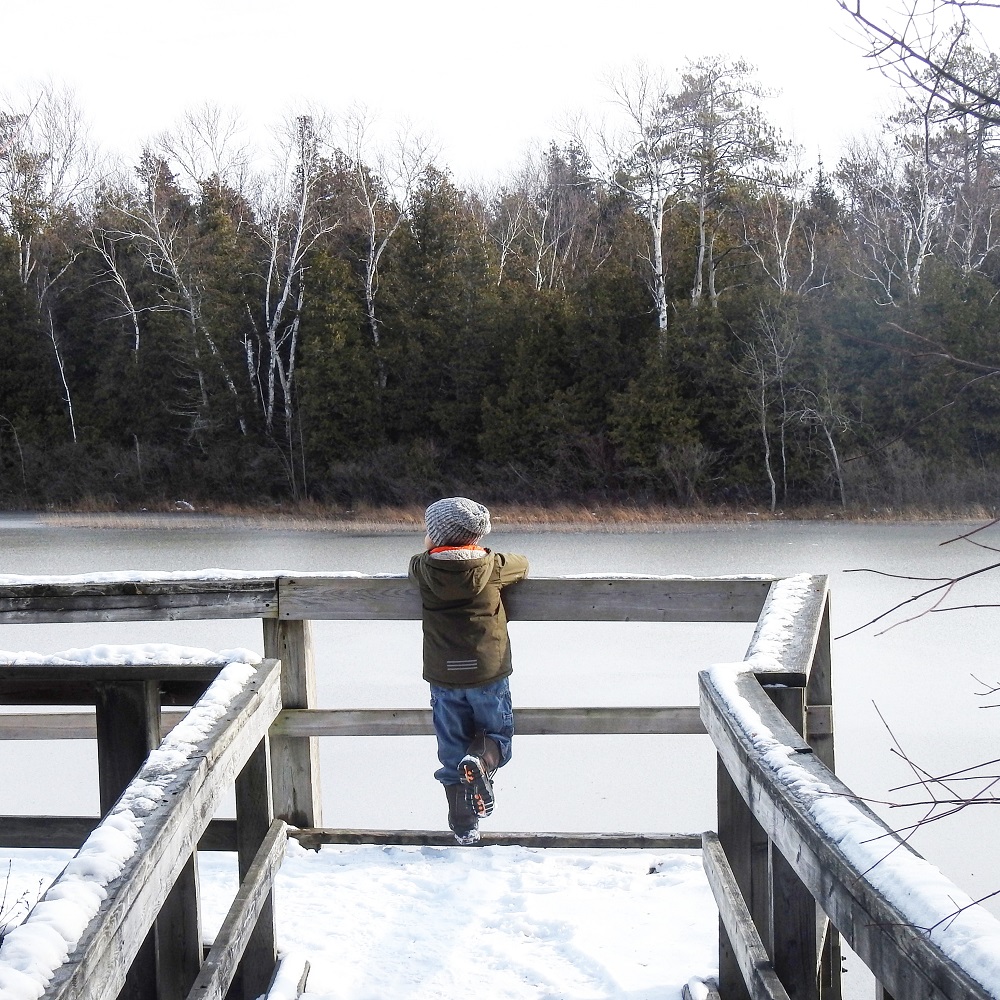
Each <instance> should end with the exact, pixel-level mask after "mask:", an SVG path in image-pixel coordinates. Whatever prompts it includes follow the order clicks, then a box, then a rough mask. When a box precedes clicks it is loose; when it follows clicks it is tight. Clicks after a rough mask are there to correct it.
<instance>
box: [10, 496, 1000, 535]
mask: <svg viewBox="0 0 1000 1000" xmlns="http://www.w3.org/2000/svg"><path fill="white" fill-rule="evenodd" d="M190 506H191V505H187V504H185V505H183V506H178V507H175V508H174V509H161V510H138V511H100V510H79V511H51V510H48V511H4V512H0V527H2V526H3V522H5V521H6V522H7V526H8V527H19V526H37V527H62V528H94V529H117V530H143V529H150V528H152V529H157V530H168V531H169V530H187V531H191V530H206V531H208V530H225V529H230V528H243V529H246V528H257V529H259V530H264V531H302V532H309V531H323V532H334V533H342V534H353V535H397V534H398V535H403V534H413V533H415V532H420V531H422V530H423V510H422V509H420V508H416V507H413V508H383V509H377V510H358V511H353V510H347V511H331V510H322V509H319V508H310V509H308V510H261V509H245V508H225V507H223V508H218V509H214V510H211V509H207V508H206V509H204V510H197V509H188V507H190ZM491 514H492V520H493V531H494V532H505V531H517V532H525V533H537V532H553V533H566V534H569V533H575V532H576V533H605V534H642V533H655V532H666V531H676V530H679V529H693V528H708V527H712V526H722V525H725V526H732V525H750V524H764V523H774V522H792V523H816V522H831V521H836V522H846V523H855V524H873V523H877V524H887V525H888V524H930V523H941V524H960V523H961V524H973V525H982V524H985V523H988V522H990V521H992V520H993V519H994V518H995V516H996V515H994V514H993V512H992V511H986V510H981V511H975V512H973V511H963V512H953V511H952V512H949V511H920V510H893V509H891V508H890V509H883V510H876V511H869V512H862V511H851V510H841V509H839V508H835V509H831V508H807V509H798V510H791V511H787V512H786V511H778V512H775V513H771V512H770V511H756V510H745V511H738V510H734V509H717V508H713V509H705V510H681V509H669V508H661V507H655V508H653V507H641V508H640V507H636V508H631V507H606V508H601V507H594V508H588V507H584V506H578V507H571V506H568V505H566V506H559V507H549V508H543V507H510V506H504V505H501V504H498V505H496V506H494V507H491Z"/></svg>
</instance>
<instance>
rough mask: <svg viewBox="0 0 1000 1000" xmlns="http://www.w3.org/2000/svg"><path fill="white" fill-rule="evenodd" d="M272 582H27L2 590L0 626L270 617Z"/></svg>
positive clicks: (274, 606)
mask: <svg viewBox="0 0 1000 1000" xmlns="http://www.w3.org/2000/svg"><path fill="white" fill-rule="evenodd" d="M277 609H278V602H277V588H276V581H275V580H274V579H273V578H270V577H267V578H259V579H246V578H240V577H230V578H227V579H220V580H200V579H199V580H195V579H192V580H154V581H135V582H127V581H126V582H110V583H83V582H76V583H73V582H68V583H24V584H4V585H2V586H0V624H3V625H14V624H38V623H43V622H94V621H96V622H100V621H107V622H111V621H119V622H121V621H163V620H167V621H182V620H193V619H201V618H268V617H272V616H274V615H276V614H277Z"/></svg>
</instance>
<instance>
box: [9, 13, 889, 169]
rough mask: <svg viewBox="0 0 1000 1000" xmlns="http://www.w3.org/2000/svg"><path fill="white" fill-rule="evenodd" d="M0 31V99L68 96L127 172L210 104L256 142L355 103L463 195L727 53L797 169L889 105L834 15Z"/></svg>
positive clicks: (12, 19) (61, 17) (265, 18)
mask: <svg viewBox="0 0 1000 1000" xmlns="http://www.w3.org/2000/svg"><path fill="white" fill-rule="evenodd" d="M4 21H5V24H4V33H5V36H6V39H7V44H5V46H4V58H3V61H2V63H0V95H7V96H10V95H13V94H17V93H18V92H19V91H21V90H22V89H23V88H24V87H26V86H28V87H30V86H32V85H33V84H37V83H38V82H40V81H51V82H53V83H56V84H60V85H66V86H68V87H70V88H72V89H73V91H74V92H75V94H76V96H77V99H78V102H79V103H80V105H81V106H82V108H83V109H84V111H85V112H86V114H87V116H88V117H89V118H90V120H91V122H92V125H93V133H94V137H95V138H96V139H97V141H98V142H99V143H100V144H101V145H102V146H105V147H107V148H110V149H112V150H114V151H117V152H118V153H121V154H122V155H124V156H126V158H129V157H134V155H135V152H136V151H137V150H138V149H139V148H140V147H141V145H142V143H143V142H144V141H147V140H148V139H150V138H151V137H153V136H155V135H156V134H157V133H158V132H160V131H162V130H164V129H169V128H171V127H172V126H173V125H174V124H175V123H176V122H177V121H178V120H179V118H180V116H181V115H182V114H183V112H184V111H185V110H190V109H193V108H197V107H199V106H201V105H203V104H205V103H206V102H208V103H211V104H215V105H218V106H221V107H224V108H233V109H236V110H238V111H239V112H240V113H241V115H242V116H243V118H244V119H245V120H246V121H247V122H248V124H249V125H250V126H251V128H253V129H258V130H259V129H263V128H264V127H266V126H268V125H269V124H270V123H272V122H275V121H278V120H279V119H280V118H281V117H282V116H283V115H286V114H288V113H289V112H292V113H294V111H295V109H296V108H301V107H302V106H303V104H304V103H305V102H311V103H313V104H318V105H322V106H323V107H325V108H327V109H329V110H330V111H332V112H334V113H338V112H342V111H344V110H345V109H347V108H348V107H350V106H351V105H355V104H363V105H364V106H365V107H367V108H368V109H369V111H370V112H372V113H374V114H376V115H377V116H378V118H379V120H380V122H381V123H382V125H383V127H385V128H389V127H393V128H394V127H395V126H396V124H397V123H399V122H401V121H404V120H406V121H409V122H411V123H412V125H413V126H414V128H416V129H417V130H419V131H421V132H422V133H425V134H429V135H433V136H434V137H436V139H437V141H438V143H439V145H440V160H441V162H442V163H443V164H444V165H445V166H447V167H449V168H450V169H451V171H452V173H453V174H454V176H455V178H456V179H457V180H458V181H459V182H462V183H467V182H475V181H483V182H490V181H493V180H495V179H497V178H498V177H502V176H503V175H504V174H506V173H507V172H509V171H511V170H513V169H516V167H517V165H518V164H519V163H520V161H521V160H522V159H523V157H524V155H525V153H526V151H527V150H528V149H529V148H530V147H531V145H532V144H533V143H534V144H542V145H546V144H547V143H548V142H549V141H550V140H552V139H556V140H558V139H560V138H561V137H562V136H563V134H564V133H563V131H562V130H563V129H564V128H565V126H566V124H567V122H568V121H569V120H570V119H572V118H573V117H574V116H576V115H578V114H579V113H580V112H584V113H585V114H586V115H587V116H588V117H591V118H594V119H599V118H600V117H601V116H602V115H603V114H605V113H606V109H607V103H606V102H607V101H608V97H609V91H608V86H607V80H608V77H609V76H610V75H611V74H612V73H614V72H615V71H616V70H620V69H622V68H624V67H628V66H632V65H634V64H636V63H637V62H644V63H645V64H646V65H648V66H649V67H650V68H651V69H656V70H663V71H667V72H671V71H674V70H676V69H677V68H679V67H681V66H683V65H684V63H685V61H686V60H687V59H695V58H698V57H701V56H710V55H723V56H728V57H732V58H742V59H745V60H747V61H748V62H750V63H751V64H753V65H755V66H756V67H757V70H758V76H759V79H760V81H761V82H762V83H763V84H764V85H765V86H767V87H768V88H770V89H773V90H774V91H776V92H777V94H778V96H776V97H774V98H772V99H769V100H768V101H767V102H766V105H765V106H766V108H767V111H768V114H769V115H770V117H771V119H772V121H773V122H774V123H775V124H776V125H778V126H779V127H780V128H781V130H782V131H783V133H784V134H785V136H786V137H787V138H790V139H793V140H795V141H796V142H798V143H800V144H801V145H802V146H803V148H804V153H805V156H804V162H805V163H806V164H807V165H808V164H811V163H813V162H814V161H815V158H816V157H817V156H818V155H822V156H823V158H824V160H825V161H826V163H827V165H828V166H832V165H835V163H836V160H837V158H838V157H839V155H840V153H841V150H842V147H843V142H844V140H845V139H846V138H849V137H850V136H852V135H857V134H859V133H861V132H863V131H865V130H868V129H872V128H873V127H875V125H876V123H877V119H878V116H879V115H880V114H883V113H885V112H886V111H887V110H889V108H890V105H891V99H892V93H893V92H892V88H891V87H890V86H889V85H888V84H887V82H886V81H885V80H884V79H883V78H882V77H881V76H880V75H879V74H878V72H877V71H875V70H872V69H870V68H869V67H868V64H866V62H865V60H864V59H863V55H862V52H861V50H860V48H859V47H858V45H857V40H856V38H855V37H854V36H853V34H852V29H851V26H850V25H849V24H848V23H847V18H846V16H845V15H844V14H843V13H842V12H841V11H840V10H839V9H838V7H837V4H836V0H757V2H750V0H700V2H699V3H697V4H680V3H664V2H663V0H619V2H616V3H614V4H606V5H583V4H580V3H579V0H506V2H505V3H504V4H489V5H487V4H469V3H465V2H459V0H424V2H423V3H420V4H417V3H413V2H412V0H382V2H381V3H379V4H377V5H368V4H357V3H351V4H349V3H335V4H334V3H318V2H315V0H299V3H297V4H294V5H288V6H285V7H283V6H281V5H275V4H273V3H264V2H262V0H245V2H242V3H236V2H234V0H174V2H173V3H171V4H169V5H165V4H137V3H135V2H134V0H96V2H94V0H91V2H90V3H87V2H80V0H73V2H70V0H49V2H48V3H46V4H44V5H41V4H10V5H8V9H7V10H5V12H4ZM19 38H20V39H24V40H31V42H30V44H28V43H27V41H24V42H15V41H14V40H15V39H19Z"/></svg>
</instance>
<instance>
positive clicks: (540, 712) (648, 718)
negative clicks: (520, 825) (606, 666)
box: [271, 705, 705, 739]
mask: <svg viewBox="0 0 1000 1000" xmlns="http://www.w3.org/2000/svg"><path fill="white" fill-rule="evenodd" d="M516 714H517V731H518V733H519V734H520V735H522V736H551V735H560V736H571V735H632V734H641V735H648V734H661V733H665V734H677V733H702V734H703V733H704V732H705V725H704V723H703V722H702V721H701V716H700V714H699V709H698V708H697V707H696V706H693V705H692V706H687V705H682V706H665V707H662V708H651V707H649V706H646V705H643V706H636V707H631V708H518V709H516ZM275 734H279V735H289V736H290V735H295V736H305V735H309V736H431V735H433V734H434V726H433V724H432V722H431V712H430V709H423V708H384V709H312V710H311V711H306V710H301V709H300V710H288V709H285V710H283V711H282V712H281V714H280V715H279V716H278V718H277V719H276V720H275V723H274V726H273V727H272V729H271V735H272V739H273V737H274V735H275Z"/></svg>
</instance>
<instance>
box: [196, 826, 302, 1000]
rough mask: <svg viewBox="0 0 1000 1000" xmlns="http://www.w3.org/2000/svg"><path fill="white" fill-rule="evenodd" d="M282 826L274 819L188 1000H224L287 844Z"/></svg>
mask: <svg viewBox="0 0 1000 1000" xmlns="http://www.w3.org/2000/svg"><path fill="white" fill-rule="evenodd" d="M286 829H287V828H286V826H285V823H284V822H283V821H282V820H280V819H276V820H275V821H274V822H273V823H272V824H271V827H270V829H269V830H268V832H267V835H266V836H265V837H264V840H263V842H262V843H261V845H260V849H259V850H258V851H257V854H256V855H255V856H254V859H253V861H252V862H251V864H250V867H249V868H248V869H247V872H246V875H245V876H244V877H243V878H242V879H241V881H240V887H239V890H238V891H237V893H236V898H235V899H234V900H233V903H232V906H230V908H229V912H228V913H227V914H226V918H225V920H223V922H222V927H221V928H220V929H219V933H218V935H217V937H216V939H215V942H214V944H213V945H212V947H211V950H210V951H209V953H208V955H207V957H206V958H205V963H204V965H202V967H201V971H200V972H199V973H198V977H197V978H196V979H195V981H194V985H193V986H192V987H191V991H190V992H189V993H188V995H187V998H188V1000H224V998H225V996H226V993H227V991H228V990H229V987H230V986H231V985H232V982H233V979H234V977H235V974H236V967H237V965H238V963H239V961H240V959H241V958H242V957H243V953H244V951H245V950H246V947H247V944H248V943H249V941H250V937H251V935H252V932H253V929H254V927H255V926H256V925H257V920H258V918H259V917H260V916H261V914H262V913H263V911H264V910H265V909H266V906H267V902H268V900H269V899H270V897H271V893H272V889H273V886H274V877H275V875H276V874H277V871H278V868H279V867H280V866H281V862H282V859H283V858H284V855H285V844H286V842H287V839H288V837H287V833H286ZM269 981H270V980H269Z"/></svg>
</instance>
